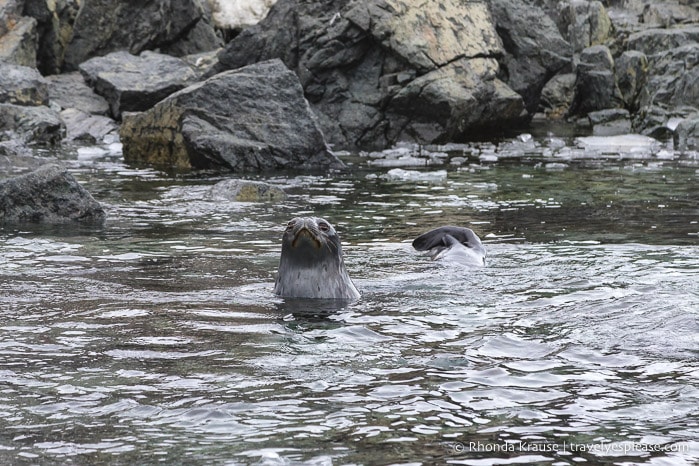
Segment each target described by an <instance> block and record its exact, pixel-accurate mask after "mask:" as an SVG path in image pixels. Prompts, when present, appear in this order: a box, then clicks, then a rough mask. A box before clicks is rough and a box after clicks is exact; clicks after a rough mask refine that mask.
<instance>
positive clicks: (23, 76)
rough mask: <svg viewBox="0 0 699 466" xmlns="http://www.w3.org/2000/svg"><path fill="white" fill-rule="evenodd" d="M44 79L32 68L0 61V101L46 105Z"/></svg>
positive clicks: (47, 93)
mask: <svg viewBox="0 0 699 466" xmlns="http://www.w3.org/2000/svg"><path fill="white" fill-rule="evenodd" d="M48 102H49V91H48V86H47V82H46V80H45V79H44V78H43V77H42V76H41V74H39V72H38V71H37V70H36V69H34V68H29V67H26V66H20V65H12V64H9V63H0V103H10V104H17V105H48Z"/></svg>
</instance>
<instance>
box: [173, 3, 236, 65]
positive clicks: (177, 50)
mask: <svg viewBox="0 0 699 466" xmlns="http://www.w3.org/2000/svg"><path fill="white" fill-rule="evenodd" d="M208 6H209V5H208V2H206V1H203V2H202V7H203V13H202V16H201V18H200V19H199V21H197V23H196V24H195V25H194V27H192V28H191V29H190V30H189V31H188V32H187V33H186V34H184V35H183V36H182V37H181V38H179V39H177V40H176V41H175V42H173V43H171V44H167V45H163V46H161V47H160V52H161V53H166V54H168V55H173V56H175V57H182V56H185V55H192V54H198V53H205V52H210V51H212V50H216V49H218V48H220V47H222V46H223V45H224V42H223V39H222V38H221V35H220V34H219V33H217V32H216V29H215V26H214V21H213V18H212V12H211V11H210V8H208Z"/></svg>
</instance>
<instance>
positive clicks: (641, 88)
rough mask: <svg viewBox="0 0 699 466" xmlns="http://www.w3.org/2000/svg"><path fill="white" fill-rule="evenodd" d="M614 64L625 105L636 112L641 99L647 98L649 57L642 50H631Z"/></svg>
mask: <svg viewBox="0 0 699 466" xmlns="http://www.w3.org/2000/svg"><path fill="white" fill-rule="evenodd" d="M614 66H615V75H616V81H617V85H618V86H619V91H620V92H621V98H622V100H623V102H624V107H625V108H627V109H628V110H630V111H632V112H635V111H637V110H638V108H639V106H640V102H641V100H643V99H646V98H647V96H646V95H645V93H647V92H648V90H647V88H646V82H647V80H648V58H647V57H646V56H645V54H643V53H641V52H638V51H635V50H629V51H626V52H624V53H622V54H621V56H620V57H619V58H617V59H616V61H615V62H614Z"/></svg>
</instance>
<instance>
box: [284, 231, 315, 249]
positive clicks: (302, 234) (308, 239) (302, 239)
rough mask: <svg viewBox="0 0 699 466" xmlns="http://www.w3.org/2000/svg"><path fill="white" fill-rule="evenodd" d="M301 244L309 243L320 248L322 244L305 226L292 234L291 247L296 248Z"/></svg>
mask: <svg viewBox="0 0 699 466" xmlns="http://www.w3.org/2000/svg"><path fill="white" fill-rule="evenodd" d="M301 244H310V245H312V246H314V247H315V248H316V249H320V248H321V246H322V245H321V243H320V240H319V239H318V237H317V236H316V235H314V234H313V232H312V231H311V230H309V229H308V228H306V227H305V226H304V227H302V228H301V229H300V230H299V231H298V232H297V233H296V234H295V235H294V239H293V240H292V241H291V247H292V248H294V249H297V248H298V247H299V246H300V245H301Z"/></svg>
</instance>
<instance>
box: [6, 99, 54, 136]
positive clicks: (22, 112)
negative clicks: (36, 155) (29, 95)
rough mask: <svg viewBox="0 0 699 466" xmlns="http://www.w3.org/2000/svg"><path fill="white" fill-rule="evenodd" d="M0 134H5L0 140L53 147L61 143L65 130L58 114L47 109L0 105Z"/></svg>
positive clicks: (42, 107)
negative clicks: (16, 140)
mask: <svg viewBox="0 0 699 466" xmlns="http://www.w3.org/2000/svg"><path fill="white" fill-rule="evenodd" d="M0 133H5V134H4V136H3V134H0V139H13V138H19V139H20V140H22V141H24V142H26V143H38V144H51V145H53V144H59V143H60V142H61V140H62V139H63V138H64V137H65V133H66V129H65V124H64V123H63V121H62V120H61V117H60V116H59V115H58V113H56V112H55V111H53V110H51V109H50V108H48V107H45V106H36V107H29V106H25V105H13V104H0Z"/></svg>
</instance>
